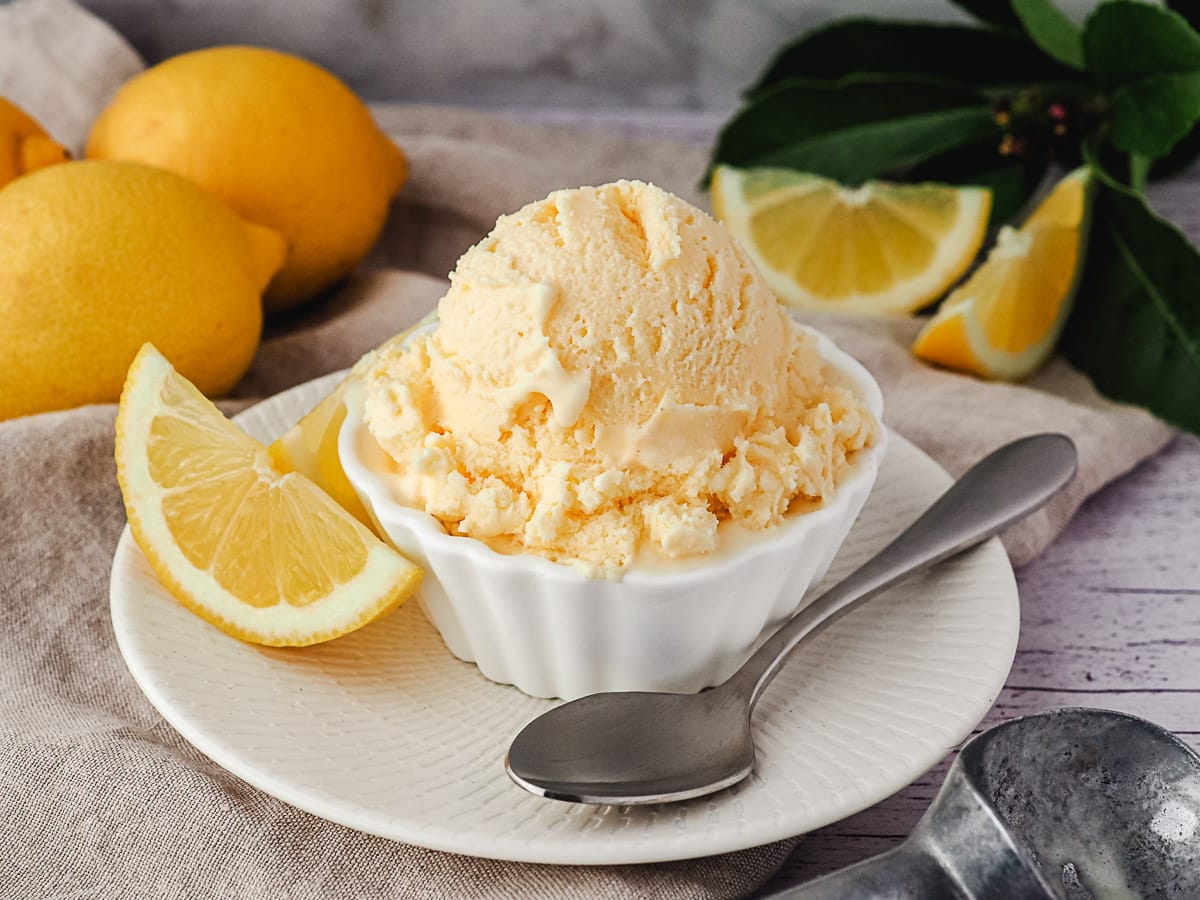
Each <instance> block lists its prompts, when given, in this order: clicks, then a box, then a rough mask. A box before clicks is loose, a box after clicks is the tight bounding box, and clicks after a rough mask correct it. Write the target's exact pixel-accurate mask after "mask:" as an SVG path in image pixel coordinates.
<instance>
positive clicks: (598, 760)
mask: <svg viewBox="0 0 1200 900" xmlns="http://www.w3.org/2000/svg"><path fill="white" fill-rule="evenodd" d="M617 696H619V697H620V701H619V702H618V703H612V702H608V701H607V698H612V697H617ZM553 713H554V715H553V716H550V715H544V716H540V717H539V718H537V719H534V720H533V721H532V722H531V723H530V724H529V725H528V726H526V728H525V729H524V730H522V731H521V733H520V734H519V735H518V736H517V739H516V740H515V741H513V744H512V747H511V748H510V749H509V751H508V760H507V763H506V765H507V767H508V773H509V776H510V777H511V778H512V779H513V780H514V781H516V782H517V784H519V785H521V787H523V788H525V789H526V790H528V791H530V792H532V793H534V794H539V795H541V796H543V797H549V798H550V799H552V800H569V801H578V802H582V803H605V804H610V803H611V804H617V805H620V804H625V803H661V802H665V801H668V800H686V799H688V798H690V797H697V796H700V795H702V794H707V793H709V792H711V791H714V790H720V789H721V788H723V787H728V786H729V785H732V784H736V783H737V782H739V781H741V780H742V779H743V778H745V777H746V776H747V775H749V774H750V772H751V771H752V770H753V769H754V739H753V737H752V736H751V734H750V711H749V710H748V709H747V707H746V703H745V700H744V699H743V698H742V697H739V696H738V695H737V694H736V693H734V692H733V691H730V690H729V689H727V688H716V689H713V690H708V691H701V692H700V693H698V694H666V693H656V692H649V691H630V692H622V693H620V694H592V695H591V696H588V697H580V698H579V699H578V700H572V701H571V702H569V703H564V704H563V705H562V706H559V707H556V708H555V709H554V710H553Z"/></svg>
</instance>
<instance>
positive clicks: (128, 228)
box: [0, 162, 286, 419]
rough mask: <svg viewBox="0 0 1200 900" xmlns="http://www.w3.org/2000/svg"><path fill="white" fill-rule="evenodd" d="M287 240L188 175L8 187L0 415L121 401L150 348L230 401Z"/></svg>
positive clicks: (85, 172)
mask: <svg viewBox="0 0 1200 900" xmlns="http://www.w3.org/2000/svg"><path fill="white" fill-rule="evenodd" d="M285 249H286V248H285V245H284V242H283V238H281V237H280V236H279V235H278V234H277V233H275V232H273V231H271V230H270V229H267V228H263V227H261V226H259V225H252V224H249V223H247V222H244V221H242V220H241V219H239V218H238V217H237V216H236V215H234V214H233V213H232V212H230V211H229V209H228V208H227V207H225V206H224V205H223V204H222V203H220V202H219V201H217V200H216V199H215V198H213V197H212V196H211V195H209V194H207V193H205V192H204V191H203V190H201V189H200V188H199V187H197V186H196V185H195V184H193V183H192V182H190V181H188V180H187V179H186V178H181V177H180V176H178V175H175V174H173V173H171V172H167V171H165V170H163V169H156V168H152V167H151V166H144V165H141V164H139V163H127V162H71V163H67V164H65V165H61V166H49V167H48V168H44V169H39V170H38V171H37V172H33V173H32V174H29V175H25V176H23V177H21V178H18V179H17V180H15V181H13V182H11V183H10V184H8V185H7V186H6V187H5V188H4V189H3V190H0V323H2V325H0V419H9V418H13V417H15V416H22V415H28V414H30V413H37V412H46V411H49V410H55V409H66V408H69V407H73V406H81V405H83V404H86V403H105V402H115V401H116V400H117V399H118V398H119V397H120V395H121V385H122V383H123V382H124V379H125V372H126V370H127V369H128V368H129V364H130V363H131V362H132V361H133V358H134V356H136V355H137V352H138V349H139V348H140V347H141V345H142V344H143V343H145V342H146V341H152V342H153V343H154V344H155V345H156V346H158V347H159V348H160V349H161V350H162V352H163V354H164V355H165V356H166V357H167V358H168V359H170V360H171V361H172V362H173V363H174V364H175V366H176V368H178V369H179V371H180V372H182V373H183V374H184V375H186V377H187V378H189V379H190V380H191V381H193V382H194V383H195V384H196V386H197V387H199V388H200V389H201V390H202V391H204V392H205V393H209V394H221V393H224V392H226V391H228V390H229V389H230V388H231V387H233V385H234V384H235V383H237V381H238V379H239V378H241V376H242V374H243V373H244V372H245V371H246V369H247V368H248V367H249V365H250V360H251V359H252V358H253V356H254V352H255V350H256V349H257V348H258V341H259V337H260V335H261V332H262V303H261V293H262V290H263V288H264V287H265V286H266V284H267V282H268V281H269V280H270V279H271V276H272V275H274V274H275V272H276V271H277V270H278V269H279V266H280V265H281V264H282V262H283V257H284V253H285Z"/></svg>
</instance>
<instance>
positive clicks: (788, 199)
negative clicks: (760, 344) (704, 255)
mask: <svg viewBox="0 0 1200 900" xmlns="http://www.w3.org/2000/svg"><path fill="white" fill-rule="evenodd" d="M991 199H992V195H991V192H990V191H989V190H987V189H986V188H978V187H954V186H951V185H943V184H891V183H888V182H882V181H868V182H867V183H865V184H863V185H861V186H859V187H855V188H850V187H845V186H843V185H840V184H838V183H837V182H836V181H830V180H829V179H828V178H821V177H819V176H816V175H809V174H805V173H803V172H795V171H792V170H790V169H772V168H756V169H735V168H732V167H730V166H718V167H717V168H716V169H715V170H714V172H713V178H712V204H713V213H714V214H715V215H716V217H717V218H718V219H720V220H721V221H722V222H724V223H725V225H726V227H727V228H729V230H730V231H731V232H732V233H733V235H734V237H736V238H737V239H738V241H739V242H740V243H741V244H742V246H743V247H745V249H746V252H747V253H749V254H750V257H751V258H752V259H753V260H754V262H755V263H756V264H757V265H758V267H759V269H761V270H762V273H763V275H764V276H765V277H766V279H767V281H768V283H769V284H770V285H771V287H772V288H773V289H774V290H775V293H776V294H778V295H779V298H780V299H781V300H783V302H784V303H787V304H788V305H790V306H797V307H809V308H818V309H827V310H831V311H838V312H853V313H872V314H876V315H886V314H893V313H907V312H912V311H913V310H916V309H920V308H921V307H922V306H925V305H926V304H928V303H930V302H932V301H933V300H936V299H937V298H938V297H939V296H941V295H942V294H943V293H944V292H945V290H946V289H947V288H948V287H949V286H950V285H951V284H953V283H954V282H955V281H956V280H957V279H958V278H959V277H960V276H961V275H962V273H963V272H965V271H966V269H967V267H968V266H969V265H970V264H971V261H972V260H973V259H974V258H975V254H976V253H978V252H979V247H980V245H981V244H982V243H983V238H984V234H985V232H986V230H987V221H988V213H989V211H990V210H991Z"/></svg>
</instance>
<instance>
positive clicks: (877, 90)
mask: <svg viewBox="0 0 1200 900" xmlns="http://www.w3.org/2000/svg"><path fill="white" fill-rule="evenodd" d="M999 137H1000V128H999V126H998V125H997V124H996V122H995V120H994V119H993V117H992V112H991V106H990V104H989V103H988V101H987V98H985V97H984V96H983V95H982V94H979V93H977V92H975V91H972V90H969V89H966V88H962V87H957V86H955V85H948V84H942V83H939V82H931V81H928V80H922V79H876V78H853V79H847V80H845V81H841V82H836V83H832V84H831V83H825V82H811V81H802V80H792V81H785V82H781V83H780V84H777V85H775V86H774V87H773V88H770V89H768V90H767V91H766V92H765V93H763V94H762V95H760V96H759V97H757V98H755V99H754V100H753V101H751V102H750V103H749V104H747V105H746V106H745V107H743V108H742V109H741V110H740V111H739V112H738V113H737V114H736V115H735V116H734V117H733V119H731V120H730V121H729V122H728V123H727V124H726V125H725V127H724V128H723V129H722V130H721V133H720V135H719V136H718V138H717V145H716V147H715V148H714V150H713V158H712V165H716V164H717V163H727V164H729V165H733V166H740V167H748V166H784V167H787V168H792V169H799V170H801V171H804V172H812V173H815V174H817V175H824V176H826V177H828V178H834V179H837V180H838V181H842V182H851V183H853V182H860V181H866V180H867V179H869V178H874V177H876V176H879V175H883V174H886V173H890V172H893V171H895V170H901V169H905V168H908V167H910V166H913V165H916V164H917V163H920V162H922V161H924V160H927V159H930V158H932V157H934V156H937V155H938V154H940V153H943V152H945V151H947V150H949V149H951V148H953V147H956V146H960V145H962V144H967V143H971V142H973V141H978V140H981V139H984V138H991V139H994V140H997V141H998V140H999ZM710 171H711V166H710Z"/></svg>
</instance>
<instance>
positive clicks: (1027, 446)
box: [726, 434, 1077, 708]
mask: <svg viewBox="0 0 1200 900" xmlns="http://www.w3.org/2000/svg"><path fill="white" fill-rule="evenodd" d="M1076 463H1077V457H1076V453H1075V444H1074V443H1073V442H1072V441H1071V439H1070V438H1068V437H1066V436H1065V435H1061V434H1037V435H1033V436H1032V437H1027V438H1022V439H1020V440H1017V441H1013V442H1012V443H1011V444H1006V445H1005V446H1003V447H1001V448H1000V449H999V450H997V451H995V452H994V453H992V454H991V455H990V456H987V457H985V458H984V459H982V460H980V461H979V462H978V463H976V464H975V465H974V466H973V467H972V468H971V469H970V470H969V471H968V472H967V473H966V474H965V475H963V476H962V478H960V479H959V480H958V481H957V482H955V483H954V484H953V485H952V486H951V487H950V489H949V490H948V491H946V493H944V494H943V495H942V496H941V497H939V498H938V499H937V500H936V501H935V502H934V504H933V505H932V506H931V507H929V509H927V510H926V511H925V512H924V513H923V514H922V515H921V517H920V518H918V519H917V520H916V521H915V522H913V523H912V524H911V525H909V526H908V528H906V529H905V530H904V531H903V532H901V533H900V535H899V536H898V537H896V538H895V540H893V541H892V542H891V543H890V544H888V545H887V546H886V547H884V548H883V549H882V550H881V551H880V552H879V553H878V554H877V555H876V556H874V557H872V558H871V559H869V560H868V561H867V562H865V563H863V565H862V566H860V567H859V568H858V569H856V570H855V571H854V572H852V573H851V574H850V575H848V576H847V577H846V578H844V579H843V580H842V581H840V582H838V583H837V584H835V585H834V586H833V587H832V588H830V589H829V590H828V591H826V592H825V593H824V594H822V595H821V596H820V597H818V598H817V599H816V600H814V601H813V602H812V603H810V604H809V605H808V606H806V607H805V608H804V609H802V610H801V611H800V612H798V613H797V614H796V615H795V616H793V617H792V618H791V619H789V620H788V621H787V622H786V623H785V624H784V625H783V626H782V627H781V628H780V629H779V630H778V631H777V632H775V634H774V635H772V636H771V638H769V639H768V640H767V642H766V643H765V644H763V645H762V646H761V647H759V649H758V650H757V651H755V653H754V655H753V656H751V657H750V659H748V660H747V661H746V662H745V663H744V664H743V665H742V667H741V668H740V669H738V671H737V672H735V673H734V674H733V675H732V676H731V677H730V678H729V680H728V681H727V682H726V685H727V686H728V687H729V688H731V689H733V690H735V691H737V692H738V693H740V694H743V695H744V696H747V697H749V698H750V707H751V708H753V707H754V704H755V703H756V702H758V698H759V697H760V696H761V695H762V692H763V690H764V689H765V688H766V686H767V685H768V684H770V683H771V679H772V678H774V677H775V675H776V674H777V673H778V672H779V670H780V668H782V666H783V663H784V660H786V658H787V656H788V654H789V653H791V651H792V650H793V649H795V647H796V645H797V644H799V643H800V642H801V641H802V640H804V638H806V637H808V636H809V635H810V634H813V633H814V632H816V631H818V630H819V629H820V628H821V627H823V626H825V625H828V624H829V623H830V622H833V621H834V620H836V619H838V618H840V617H841V616H843V615H845V614H846V613H848V612H850V610H852V609H854V608H855V607H856V606H858V605H859V604H860V603H862V602H863V601H864V600H867V599H869V598H871V597H873V596H875V595H876V594H878V593H880V592H881V591H883V590H886V589H887V588H889V587H891V586H892V585H894V584H895V583H896V582H898V581H900V580H902V579H903V578H906V577H907V576H909V575H912V574H913V573H915V572H919V571H922V570H924V569H927V568H929V567H930V566H932V565H934V564H936V563H939V562H941V561H942V560H944V559H947V558H948V557H951V556H953V555H954V554H956V553H960V552H961V551H963V550H966V549H967V548H969V547H973V546H975V545H976V544H978V543H980V542H982V541H984V540H986V539H988V538H990V537H992V536H993V535H995V534H997V533H998V532H1000V531H1001V530H1003V529H1004V528H1005V527H1006V526H1008V525H1011V524H1012V523H1013V522H1016V521H1017V520H1018V519H1022V518H1024V517H1025V516H1027V515H1029V514H1030V513H1031V512H1033V511H1034V510H1035V509H1037V508H1038V507H1040V506H1041V505H1042V504H1043V503H1045V502H1046V501H1047V500H1049V499H1050V498H1051V497H1052V496H1054V494H1056V493H1057V492H1058V491H1059V490H1060V489H1061V488H1062V487H1063V486H1065V485H1066V484H1067V483H1068V482H1069V481H1070V480H1071V479H1072V478H1073V477H1074V476H1075V468H1076Z"/></svg>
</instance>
